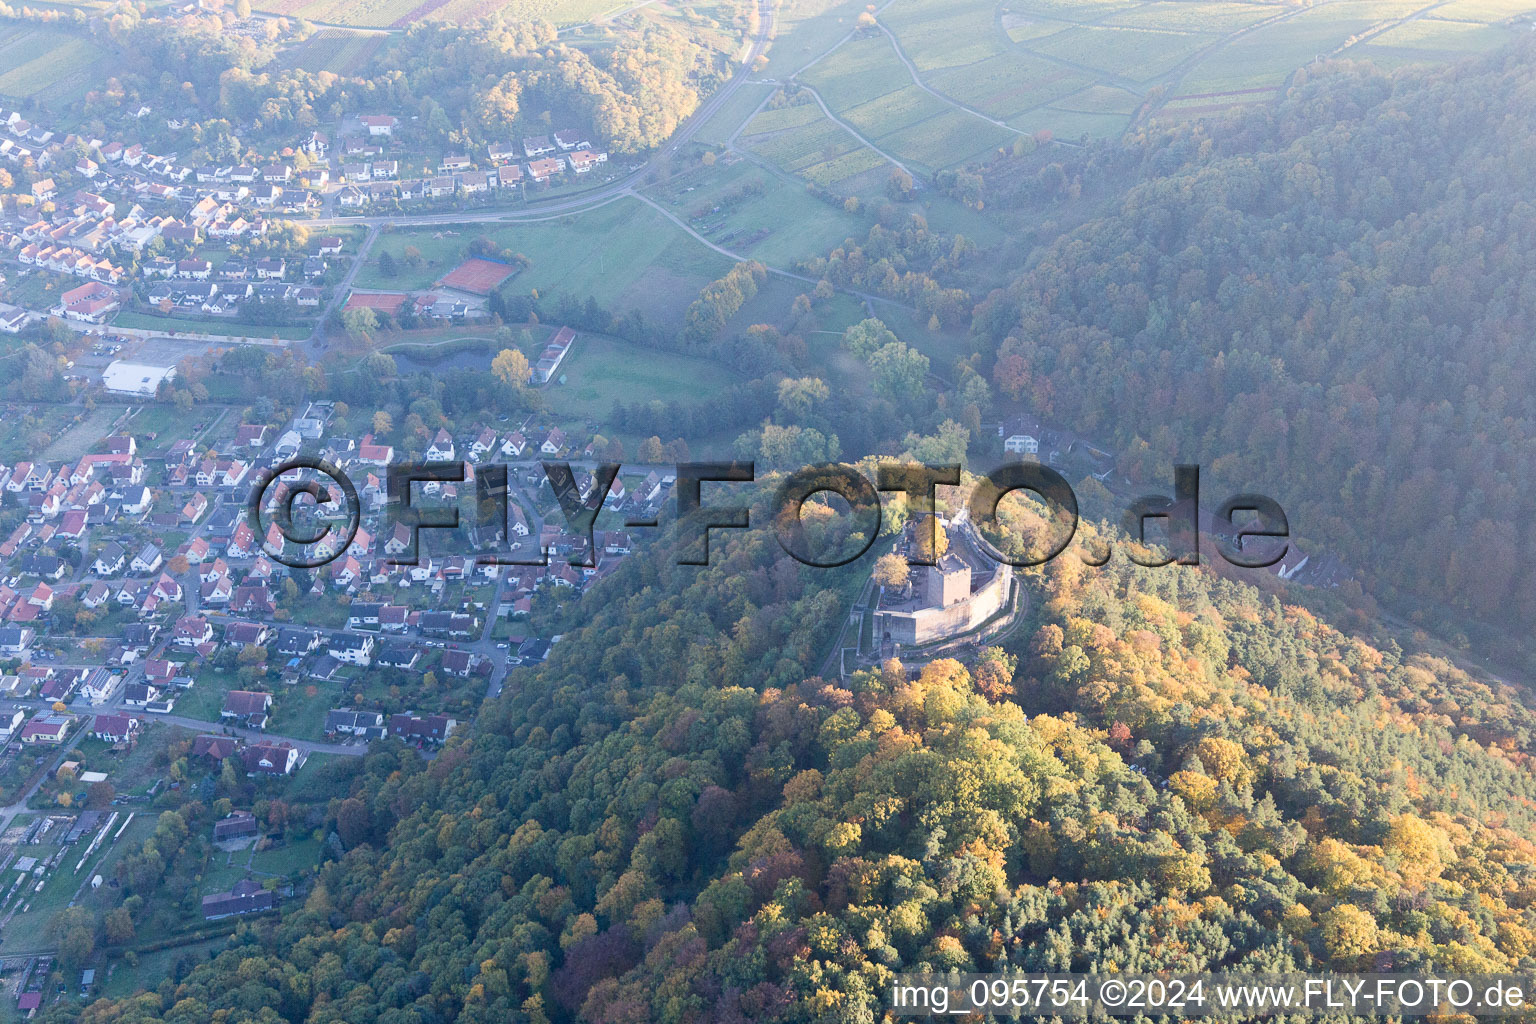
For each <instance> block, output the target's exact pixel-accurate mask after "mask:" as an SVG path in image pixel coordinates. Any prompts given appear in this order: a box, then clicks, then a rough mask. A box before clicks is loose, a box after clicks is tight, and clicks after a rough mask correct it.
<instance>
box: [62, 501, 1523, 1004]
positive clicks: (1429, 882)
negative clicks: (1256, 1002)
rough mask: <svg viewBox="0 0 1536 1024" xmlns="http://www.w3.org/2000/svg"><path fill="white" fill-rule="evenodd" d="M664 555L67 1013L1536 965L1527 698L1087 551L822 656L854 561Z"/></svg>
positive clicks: (1304, 616)
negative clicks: (279, 910) (820, 673)
mask: <svg viewBox="0 0 1536 1024" xmlns="http://www.w3.org/2000/svg"><path fill="white" fill-rule="evenodd" d="M665 557H666V553H665V552H653V553H651V554H647V555H641V556H637V557H636V558H634V559H632V560H630V561H629V562H627V563H626V565H625V567H624V568H623V569H622V570H621V571H620V572H619V573H618V574H617V575H616V576H614V577H613V578H611V579H610V580H609V581H608V582H607V583H606V584H605V585H604V586H602V587H598V588H595V589H594V590H593V591H592V592H591V593H590V594H588V595H587V596H585V597H584V598H583V609H582V615H583V616H585V617H586V618H587V619H588V621H589V625H587V626H585V627H583V628H580V629H576V630H573V631H572V632H571V633H570V634H569V635H568V636H567V637H566V639H565V640H563V641H562V642H561V643H559V644H557V645H556V648H555V653H554V655H553V656H552V657H551V659H550V661H549V662H548V663H547V664H545V665H544V666H542V667H540V668H538V669H537V670H530V671H528V672H525V673H521V674H519V675H516V676H514V677H513V678H512V679H511V680H510V684H509V685H510V691H509V694H508V695H507V696H504V697H503V698H501V699H500V700H499V701H497V702H495V703H494V704H492V705H489V706H488V708H487V712H486V713H485V714H483V715H482V716H481V718H480V720H479V721H478V722H477V723H476V725H475V727H474V729H473V730H472V731H471V732H470V733H469V734H468V735H466V736H463V737H460V736H457V735H456V736H455V737H454V739H453V740H452V741H451V742H450V743H449V744H448V745H447V746H446V748H445V749H444V751H443V752H442V754H441V755H440V756H439V757H437V758H436V759H435V760H434V761H432V762H430V763H429V762H425V761H423V760H422V759H421V758H420V756H419V755H418V754H417V753H416V752H415V751H413V750H406V749H402V748H400V747H398V746H394V745H387V746H384V747H382V748H381V749H379V750H377V751H376V752H375V753H373V754H371V755H369V756H368V757H367V759H366V760H365V761H364V763H363V765H362V767H361V769H360V770H359V773H358V775H357V777H356V779H355V781H354V784H353V789H352V792H351V794H350V796H348V797H346V798H345V799H339V800H337V801H336V802H335V804H334V806H333V808H332V813H331V820H330V822H329V823H328V825H327V829H328V830H331V831H333V832H334V834H335V838H334V839H331V840H329V841H328V843H327V845H328V848H329V849H330V850H331V851H332V854H333V856H332V858H331V859H329V860H328V861H327V863H326V864H324V865H323V866H322V868H321V870H320V873H319V876H318V878H317V880H316V884H315V885H314V887H313V889H312V891H310V892H309V893H308V894H307V896H305V897H302V898H301V899H300V900H299V901H298V903H297V904H296V905H294V906H291V907H289V908H288V909H287V910H286V911H285V913H284V916H283V917H282V919H281V921H280V922H276V923H274V922H271V921H254V922H250V923H245V924H242V925H241V926H240V930H239V932H238V935H237V937H236V939H235V941H234V943H233V944H232V945H231V947H230V948H229V949H227V950H224V951H223V952H220V953H219V954H218V955H217V956H216V958H215V959H213V960H212V961H211V962H209V963H206V964H204V965H201V966H199V967H197V968H195V969H193V970H192V972H191V973H190V974H188V975H186V976H185V977H178V978H167V979H165V980H164V981H162V982H161V983H160V985H159V986H158V987H157V988H156V989H155V990H154V991H152V992H148V993H144V994H141V995H140V996H137V997H134V998H130V999H125V1000H117V1001H99V1002H96V1003H94V1004H92V1005H91V1006H89V1007H88V1008H86V1009H85V1010H84V1011H83V1014H82V1016H81V1019H83V1020H86V1021H90V1022H100V1024H105V1022H108V1021H124V1022H126V1021H148V1020H168V1021H175V1022H178V1024H205V1022H207V1021H215V1022H218V1024H243V1022H248V1021H262V1022H269V1024H277V1022H279V1021H288V1022H292V1024H300V1022H313V1024H322V1022H336V1024H341V1022H346V1024H373V1022H379V1024H435V1022H448V1021H457V1022H464V1024H471V1022H473V1024H481V1022H484V1024H491V1022H497V1024H501V1022H507V1021H534V1022H538V1021H574V1020H585V1021H601V1022H614V1024H618V1022H625V1024H642V1022H652V1021H655V1022H672V1021H678V1022H682V1021H686V1022H700V1024H702V1022H706V1021H707V1022H732V1021H786V1022H788V1021H796V1022H812V1021H815V1022H827V1021H873V1020H875V1019H877V1018H879V1017H880V1016H881V1015H882V1014H883V1006H884V1004H885V997H884V996H882V994H881V989H882V987H883V986H884V985H885V984H886V983H887V981H888V980H889V978H890V977H891V972H893V971H897V970H902V969H907V968H917V967H921V966H923V965H927V966H931V967H936V968H947V967H958V968H976V969H982V970H991V969H997V968H1000V967H1002V966H1004V965H1008V964H1013V965H1017V966H1020V967H1026V968H1033V969H1059V970H1065V969H1068V968H1071V969H1074V970H1090V969H1103V970H1153V969H1160V968H1180V969H1191V968H1201V967H1215V966H1223V967H1234V968H1248V967H1252V968H1259V967H1268V968H1278V967H1283V966H1286V965H1318V964H1328V965H1331V966H1334V967H1339V968H1346V967H1358V966H1362V965H1365V966H1371V965H1380V964H1381V963H1383V962H1390V963H1392V964H1393V965H1395V966H1397V967H1399V968H1401V969H1409V970H1411V969H1414V968H1416V967H1419V966H1423V965H1427V964H1434V965H1436V966H1437V967H1440V968H1444V969H1451V968H1459V969H1464V970H1478V969H1487V970H1493V969H1498V968H1503V967H1506V966H1511V965H1515V964H1520V965H1523V966H1531V964H1532V961H1531V959H1530V957H1531V956H1532V954H1533V953H1536V933H1533V931H1532V929H1533V928H1536V918H1533V912H1532V903H1533V900H1536V888H1533V886H1532V884H1531V882H1530V880H1529V877H1528V876H1527V874H1526V873H1525V870H1524V868H1525V865H1527V864H1529V863H1530V862H1531V861H1532V859H1533V857H1536V846H1533V844H1532V843H1531V842H1530V840H1529V839H1527V838H1525V837H1526V836H1528V835H1530V832H1531V823H1532V821H1533V819H1536V775H1533V772H1532V766H1531V757H1530V754H1531V747H1532V734H1531V728H1532V724H1533V716H1532V714H1531V712H1530V710H1529V709H1528V708H1527V707H1526V706H1525V705H1524V704H1523V703H1521V702H1520V701H1518V700H1516V699H1515V698H1514V696H1513V695H1512V694H1511V693H1509V692H1505V691H1500V690H1495V689H1491V688H1489V687H1487V686H1484V685H1482V684H1479V683H1476V682H1474V681H1472V680H1470V679H1468V678H1467V677H1466V676H1464V675H1463V674H1461V673H1460V672H1458V671H1457V670H1455V669H1453V668H1452V667H1450V666H1449V665H1447V664H1444V663H1442V662H1438V661H1435V660H1432V659H1429V658H1425V657H1421V656H1404V655H1403V654H1402V653H1401V652H1400V651H1399V650H1397V649H1396V647H1395V646H1393V645H1390V644H1389V645H1387V646H1386V647H1385V649H1383V648H1381V647H1373V646H1371V645H1370V644H1367V643H1366V642H1364V641H1362V640H1360V639H1358V638H1354V637H1351V636H1347V635H1344V634H1341V633H1340V632H1338V631H1336V630H1335V629H1333V628H1331V627H1330V626H1328V625H1327V624H1326V623H1324V622H1321V621H1319V620H1318V619H1316V618H1315V617H1314V616H1313V615H1311V614H1309V613H1307V612H1306V611H1303V610H1301V609H1298V608H1295V607H1288V606H1285V605H1283V604H1281V603H1280V602H1279V601H1277V600H1276V599H1275V598H1274V597H1272V596H1265V595H1263V594H1261V593H1259V592H1258V591H1256V590H1254V589H1252V588H1250V587H1248V586H1246V585H1244V584H1240V583H1234V582H1229V581H1223V580H1219V579H1217V578H1216V577H1214V576H1212V575H1210V574H1209V573H1207V572H1206V571H1204V570H1197V569H1187V568H1179V567H1165V568H1162V569H1141V568H1136V567H1122V568H1115V567H1110V568H1105V569H1089V568H1086V567H1084V566H1082V565H1081V564H1080V563H1079V562H1078V561H1077V560H1075V559H1072V558H1064V559H1058V560H1057V561H1056V562H1054V563H1052V565H1051V567H1050V569H1049V575H1047V576H1043V577H1034V578H1032V579H1031V580H1030V583H1029V585H1030V587H1031V588H1032V591H1033V593H1032V609H1033V611H1032V614H1033V615H1034V621H1032V622H1031V623H1030V625H1029V628H1028V629H1027V630H1024V631H1022V632H1021V633H1020V634H1019V635H1018V640H1017V647H1016V649H1013V650H1009V651H998V650H992V651H988V652H986V653H985V654H984V655H983V657H982V658H981V659H980V660H979V661H978V662H977V664H976V665H975V666H973V667H972V668H971V669H969V670H968V669H967V668H965V667H962V666H961V665H960V664H958V663H956V662H952V661H940V662H936V663H934V664H932V665H930V666H928V667H927V668H926V669H925V670H924V671H923V672H922V673H921V675H920V677H918V678H915V679H913V678H909V676H908V674H907V673H906V672H905V671H903V670H902V669H901V667H900V666H898V665H895V664H890V665H887V666H886V667H885V668H884V670H883V671H875V672H869V673H864V674H860V675H858V676H855V677H854V678H852V679H850V680H849V681H848V682H847V683H845V684H843V685H836V684H833V683H830V682H827V681H825V680H822V679H818V678H807V674H808V666H812V665H814V664H816V663H817V661H818V660H819V657H820V654H821V652H822V651H823V650H824V647H825V644H826V642H827V640H828V631H829V629H833V628H835V625H836V623H837V622H838V621H840V619H841V616H842V615H843V614H844V608H845V605H844V604H843V602H844V601H845V600H846V597H845V596H844V595H841V594H839V593H838V592H835V591H833V590H830V589H827V587H828V586H830V585H832V584H838V583H842V582H844V581H843V580H842V578H841V577H839V576H838V575H836V574H835V573H828V572H818V571H815V570H809V569H805V568H803V567H799V566H797V565H795V564H794V563H792V562H791V561H789V560H788V559H787V558H785V557H784V556H783V554H782V552H780V551H779V549H778V547H777V545H776V544H775V542H774V540H773V538H772V534H771V533H769V532H768V531H757V532H755V533H754V534H752V535H750V536H746V537H743V538H741V539H737V540H733V541H730V542H728V543H724V544H721V546H720V547H719V549H718V550H717V555H716V558H717V560H718V564H717V565H715V566H712V567H710V568H707V569H690V568H677V567H669V566H668V565H667V564H666V562H665V561H664V559H665ZM65 1012H66V1011H64V1010H63V1009H54V1010H50V1011H49V1013H50V1015H51V1016H52V1017H53V1018H58V1017H61V1016H63V1015H64V1014H65Z"/></svg>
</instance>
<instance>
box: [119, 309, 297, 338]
mask: <svg viewBox="0 0 1536 1024" xmlns="http://www.w3.org/2000/svg"><path fill="white" fill-rule="evenodd" d="M112 323H113V326H115V327H131V328H134V329H136V330H140V331H164V332H165V333H166V334H217V335H223V336H225V337H228V338H231V339H235V338H247V339H256V340H262V339H268V338H278V339H281V340H284V341H303V340H304V339H306V338H308V337H309V335H310V331H311V328H309V327H304V326H287V327H258V326H257V325H255V324H240V323H233V322H231V321H228V320H184V319H181V318H180V317H171V316H160V315H158V314H155V313H136V312H134V311H132V310H128V311H125V312H122V313H119V314H117V318H116V319H115V320H113V321H112Z"/></svg>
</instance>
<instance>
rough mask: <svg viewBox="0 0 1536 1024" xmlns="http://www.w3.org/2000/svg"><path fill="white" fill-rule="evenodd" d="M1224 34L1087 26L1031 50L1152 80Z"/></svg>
mask: <svg viewBox="0 0 1536 1024" xmlns="http://www.w3.org/2000/svg"><path fill="white" fill-rule="evenodd" d="M1219 38H1220V37H1218V36H1216V35H1208V34H1196V33H1188V32H1176V31H1170V30H1167V29H1140V28H1111V27H1106V26H1102V25H1083V26H1079V27H1077V28H1071V29H1068V30H1067V31H1065V32H1059V33H1057V34H1056V35H1053V36H1048V37H1046V38H1045V39H1037V40H1034V41H1033V42H1031V43H1030V44H1029V49H1030V50H1031V52H1034V53H1040V54H1043V55H1045V56H1048V57H1055V58H1057V59H1059V60H1064V61H1069V62H1071V63H1073V64H1084V65H1087V66H1089V67H1094V68H1098V69H1100V70H1101V71H1103V72H1105V73H1106V74H1114V75H1120V76H1123V77H1125V78H1130V79H1133V80H1135V81H1138V82H1149V81H1151V80H1153V79H1155V78H1157V77H1159V76H1161V75H1166V74H1168V73H1169V72H1170V71H1173V70H1174V69H1175V68H1177V67H1178V66H1179V65H1180V64H1182V63H1183V62H1184V61H1186V60H1188V59H1189V58H1190V57H1192V56H1194V55H1195V54H1197V53H1199V52H1200V51H1201V50H1203V49H1205V48H1207V47H1209V46H1211V45H1212V44H1214V43H1216V42H1217V41H1218V40H1219Z"/></svg>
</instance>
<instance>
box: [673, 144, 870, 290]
mask: <svg viewBox="0 0 1536 1024" xmlns="http://www.w3.org/2000/svg"><path fill="white" fill-rule="evenodd" d="M714 172H715V173H713V174H698V175H693V176H690V177H689V178H686V179H683V180H682V181H679V182H677V183H675V184H674V183H669V185H668V187H667V188H665V189H659V190H657V191H656V192H654V193H653V198H654V199H655V200H656V201H657V202H660V203H662V204H663V205H665V206H667V207H668V208H670V209H671V210H672V212H673V213H674V214H676V215H677V216H678V217H681V218H682V219H683V220H685V221H687V222H688V223H689V224H690V225H691V226H692V227H693V229H694V230H695V231H697V232H699V233H700V234H702V235H703V236H704V237H705V238H708V239H709V240H710V241H711V242H714V243H715V244H716V245H721V246H725V247H726V248H729V249H731V250H732V251H734V252H739V253H741V254H742V255H744V256H750V257H752V258H753V259H757V260H762V261H763V262H764V263H767V264H769V265H771V266H776V267H788V266H789V265H790V264H791V263H792V262H794V261H795V260H797V259H800V258H802V257H804V256H805V255H806V253H824V252H827V251H828V250H830V249H831V248H832V247H833V246H836V245H838V244H840V243H841V242H842V241H843V240H844V239H846V238H847V237H848V236H850V235H859V236H862V235H863V234H864V233H865V232H866V231H868V230H869V228H868V225H867V224H866V223H865V221H864V220H863V218H861V217H859V216H857V215H853V214H849V213H848V212H847V211H845V210H843V209H841V208H839V207H835V206H831V205H828V204H827V203H825V202H823V201H821V200H819V199H817V198H816V197H814V196H811V195H809V194H807V193H806V191H805V190H804V189H802V188H798V187H796V186H795V185H794V184H792V183H790V182H787V181H785V180H784V179H783V178H780V177H778V176H777V175H774V174H772V173H770V172H769V171H767V170H765V169H763V168H762V167H759V166H758V165H756V164H754V163H752V162H750V161H747V160H739V161H737V162H736V163H734V164H731V165H729V166H727V167H725V168H724V169H723V170H722V165H718V164H717V165H716V166H715V168H714ZM690 189H691V191H689V190H690ZM747 193H755V194H747ZM743 195H745V196H746V197H745V198H743V199H733V197H736V196H743ZM717 208H718V209H717ZM690 301H691V300H690Z"/></svg>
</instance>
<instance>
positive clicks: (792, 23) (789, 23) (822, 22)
mask: <svg viewBox="0 0 1536 1024" xmlns="http://www.w3.org/2000/svg"><path fill="white" fill-rule="evenodd" d="M861 10H863V5H861V4H858V3H855V2H851V0H784V2H783V3H781V4H780V6H779V9H778V13H777V15H776V16H775V18H774V25H775V27H776V30H777V32H778V35H777V37H776V38H775V39H774V41H773V45H772V46H770V47H769V48H768V53H767V57H768V64H767V66H766V67H765V68H764V70H763V77H765V78H776V79H778V80H779V81H783V80H784V79H786V78H788V77H790V76H791V75H794V74H795V73H796V72H798V71H800V70H801V69H803V68H805V67H806V66H807V65H808V64H810V63H811V62H813V61H815V60H816V59H817V58H818V57H820V56H822V55H823V54H825V53H826V52H827V51H828V50H830V49H831V48H832V47H834V46H836V45H837V44H838V42H839V41H840V40H842V39H843V38H845V37H846V36H847V35H848V34H849V33H850V32H852V31H853V29H854V26H855V23H856V19H857V18H858V15H859V12H860V11H861Z"/></svg>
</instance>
